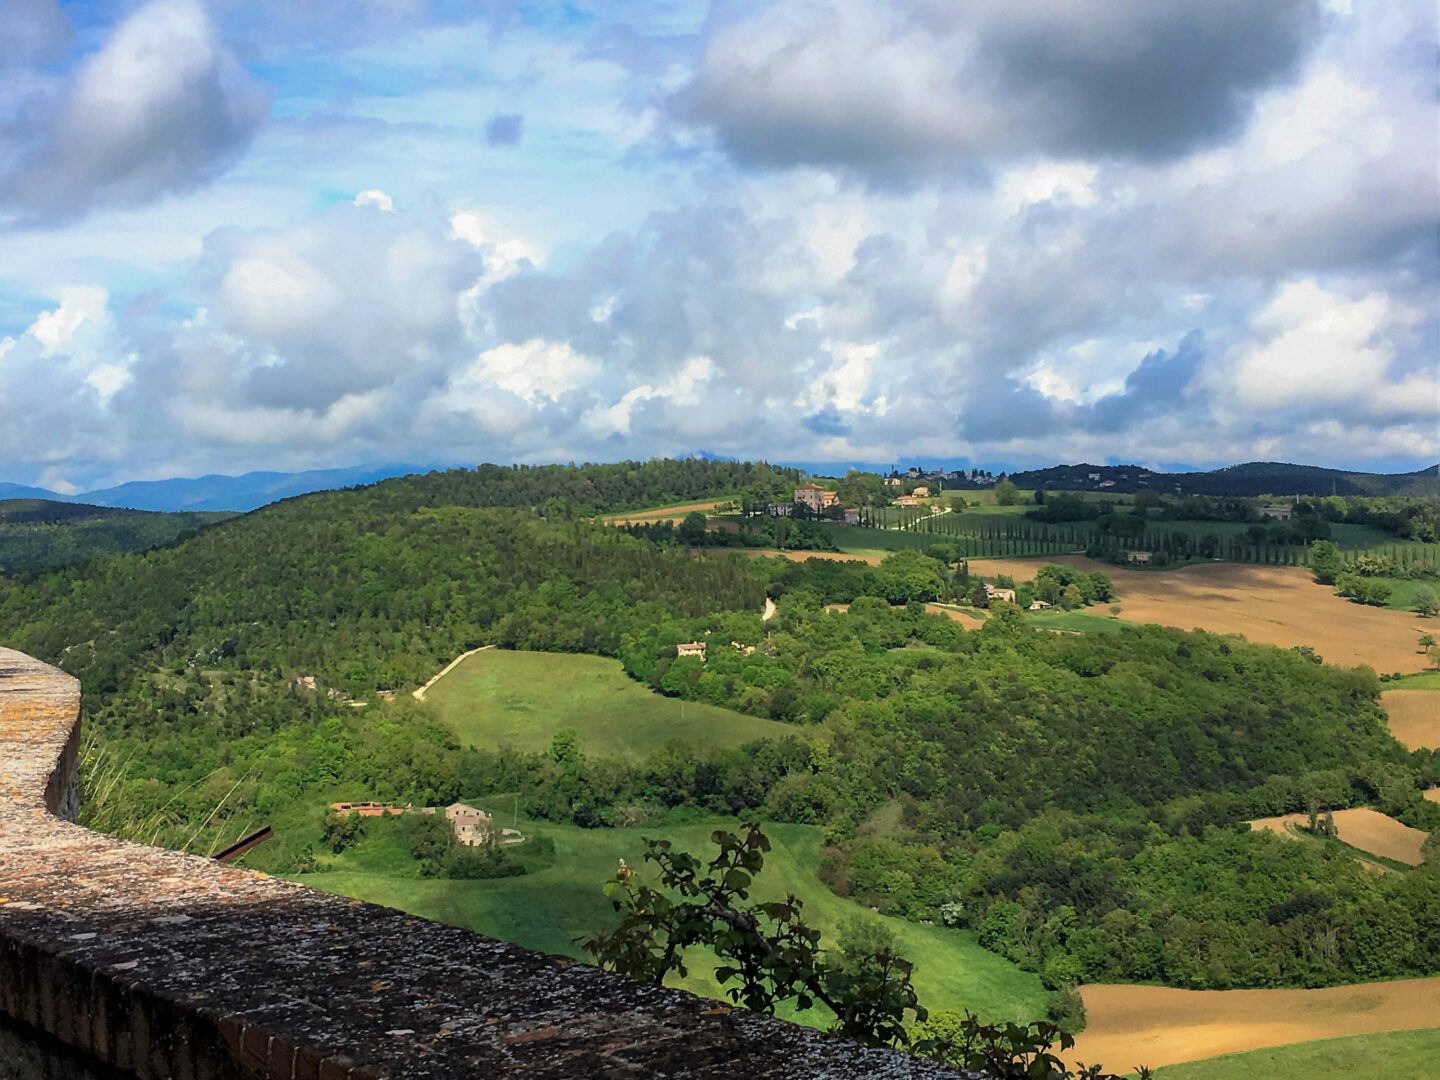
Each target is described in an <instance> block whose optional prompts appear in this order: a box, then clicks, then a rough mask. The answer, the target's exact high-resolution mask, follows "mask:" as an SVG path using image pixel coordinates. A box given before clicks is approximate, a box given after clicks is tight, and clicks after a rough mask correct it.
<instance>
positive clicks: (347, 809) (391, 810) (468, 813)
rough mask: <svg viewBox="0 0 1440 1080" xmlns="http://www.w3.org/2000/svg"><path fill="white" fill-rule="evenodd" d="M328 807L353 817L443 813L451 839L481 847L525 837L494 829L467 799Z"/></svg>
mask: <svg viewBox="0 0 1440 1080" xmlns="http://www.w3.org/2000/svg"><path fill="white" fill-rule="evenodd" d="M330 810H331V811H332V812H333V813H336V814H354V815H355V816H357V817H391V816H394V817H398V816H400V815H401V814H444V815H445V821H446V822H447V823H448V824H449V826H450V835H452V836H453V837H455V842H456V843H459V844H464V845H465V846H466V847H481V846H483V845H486V844H489V843H492V842H496V841H498V842H499V843H501V844H518V843H520V842H521V841H522V840H524V839H525V837H524V836H522V835H521V834H520V833H519V831H518V830H516V829H498V828H497V827H496V825H495V819H494V817H493V816H491V815H490V814H488V813H486V812H485V811H484V810H481V809H480V808H479V807H475V806H471V805H470V804H469V803H462V802H455V803H451V804H450V805H449V806H444V807H440V806H422V807H418V808H417V807H414V806H396V805H395V804H394V803H381V802H333V803H331V804H330Z"/></svg>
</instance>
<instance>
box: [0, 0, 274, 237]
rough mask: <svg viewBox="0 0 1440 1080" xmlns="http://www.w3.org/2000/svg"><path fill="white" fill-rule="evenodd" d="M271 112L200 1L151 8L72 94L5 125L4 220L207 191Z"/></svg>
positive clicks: (86, 70)
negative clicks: (207, 185) (202, 187)
mask: <svg viewBox="0 0 1440 1080" xmlns="http://www.w3.org/2000/svg"><path fill="white" fill-rule="evenodd" d="M269 104H270V98H269V94H268V92H267V90H266V89H265V87H264V86H263V84H262V83H260V82H259V80H257V79H255V78H254V77H252V76H251V75H250V74H249V73H248V72H246V71H245V70H244V69H243V68H242V67H241V66H240V64H239V63H238V62H237V61H236V60H235V58H234V57H233V56H232V55H231V54H230V52H229V51H228V50H227V49H226V48H225V47H224V45H223V44H222V43H221V42H220V41H219V40H218V38H217V37H216V35H215V33H214V30H213V27H212V26H211V25H210V22H209V19H208V18H207V16H206V14H205V12H204V10H203V9H202V8H201V7H200V6H199V5H198V4H197V3H195V2H194V0H151V2H150V3H148V4H146V5H145V6H143V7H141V8H140V9H139V10H137V11H136V12H135V13H134V14H132V15H131V16H130V17H129V18H128V19H127V20H126V21H125V22H123V23H121V24H120V25H119V26H118V27H116V29H115V30H114V31H113V33H112V34H111V35H110V37H109V38H108V39H107V40H106V42H105V44H104V45H103V46H102V47H101V49H100V50H99V51H98V52H97V53H95V54H94V55H92V56H90V57H88V58H87V59H86V60H85V61H84V62H83V63H82V64H81V65H80V67H79V68H78V70H76V72H75V73H74V75H73V76H72V77H71V78H70V80H69V83H68V85H67V86H65V87H64V89H63V90H61V91H59V92H50V93H44V92H40V93H37V94H36V95H34V96H32V97H31V98H29V99H27V100H26V101H25V102H23V103H22V104H21V105H20V106H19V108H18V109H17V110H16V111H15V114H14V115H13V116H11V117H10V118H9V119H8V121H7V122H5V127H4V132H3V133H4V136H5V139H6V141H7V142H8V143H9V144H10V145H9V151H8V153H6V154H5V155H4V156H3V157H0V213H3V212H4V211H6V210H8V211H9V213H10V215H11V216H12V218H13V219H18V220H21V221H26V220H30V221H37V220H38V221H55V220H64V219H68V218H74V217H78V216H80V215H83V214H84V213H86V212H87V211H89V210H91V209H93V208H95V207H97V206H105V205H120V206H125V205H136V204H141V203H145V202H148V201H151V200H153V199H156V198H158V197H160V196H162V195H165V194H167V193H171V192H177V191H185V190H189V189H192V188H195V187H198V186H200V185H202V184H205V183H207V182H208V181H210V180H212V179H214V178H215V177H216V176H217V175H219V174H220V173H221V172H223V171H224V170H225V169H226V168H227V167H228V166H230V165H231V164H232V163H233V162H234V161H235V160H236V159H237V158H238V157H239V155H240V154H241V153H242V152H243V151H244V149H245V147H246V146H247V145H248V144H249V142H250V139H251V137H252V136H253V135H254V134H255V132H256V130H257V129H258V128H259V126H260V124H261V122H262V121H263V120H264V118H265V116H266V114H267V112H268V111H269Z"/></svg>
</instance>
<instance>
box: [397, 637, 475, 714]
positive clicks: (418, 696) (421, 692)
mask: <svg viewBox="0 0 1440 1080" xmlns="http://www.w3.org/2000/svg"><path fill="white" fill-rule="evenodd" d="M493 648H495V646H494V645H481V646H480V647H479V648H478V649H471V650H470V651H469V652H462V653H461V654H460V655H459V656H457V657H455V659H454V660H451V661H450V662H449V663H448V664H446V665H445V666H444V667H443V668H441V669H440V670H439V671H438V672H436V673H435V674H434V675H432V676H430V681H429V682H427V683H426V684H425V685H424V686H422V687H420V689H418V690H412V691H411V692H410V696H411V697H413V698H414V699H415V700H416V701H424V700H425V694H426V692H427V691H429V689H430V688H431V687H432V686H434V685H435V684H436V683H437V682H439V681H440V680H441V679H443V678H444V677H445V676H446V675H449V674H450V672H452V671H454V670H455V667H456V665H457V664H459V663H460V662H461V661H464V660H468V659H470V657H472V656H474V655H475V654H476V653H482V652H484V651H485V650H486V649H493Z"/></svg>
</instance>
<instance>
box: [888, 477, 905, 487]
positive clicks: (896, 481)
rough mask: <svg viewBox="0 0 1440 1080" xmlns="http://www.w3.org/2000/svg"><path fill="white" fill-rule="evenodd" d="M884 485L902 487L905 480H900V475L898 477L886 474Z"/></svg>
mask: <svg viewBox="0 0 1440 1080" xmlns="http://www.w3.org/2000/svg"><path fill="white" fill-rule="evenodd" d="M885 486H886V487H904V486H905V481H904V480H902V479H900V477H898V476H887V477H885Z"/></svg>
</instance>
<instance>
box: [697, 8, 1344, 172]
mask: <svg viewBox="0 0 1440 1080" xmlns="http://www.w3.org/2000/svg"><path fill="white" fill-rule="evenodd" d="M726 10H727V9H724V8H717V9H716V11H717V14H716V15H715V16H714V17H713V25H712V30H711V33H710V35H709V37H708V40H707V44H706V47H705V49H704V51H703V53H702V57H701V61H700V66H699V71H698V73H697V75H696V76H695V78H694V80H693V81H692V82H691V83H690V84H689V85H688V86H687V87H686V88H685V89H684V90H682V91H681V92H680V93H679V94H678V95H677V96H676V97H675V99H674V101H673V108H674V112H675V113H676V115H677V116H678V117H679V118H681V119H682V120H683V121H686V122H689V123H693V124H697V125H701V126H706V127H709V128H711V129H712V130H713V131H714V132H715V135H716V137H717V139H718V140H719V143H720V145H721V146H722V147H723V148H724V149H725V150H726V151H727V152H728V153H730V154H731V155H732V156H733V157H734V158H735V159H736V160H738V161H740V162H741V163H743V164H747V165H758V166H792V165H822V166H831V167H840V168H845V169H849V170H853V171H855V172H857V173H859V174H862V175H865V176H867V177H869V178H871V179H880V180H887V181H894V180H899V181H906V180H909V181H914V180H917V179H919V178H921V177H923V176H925V175H928V174H930V173H932V172H934V171H936V170H944V171H946V172H948V173H959V174H962V175H963V174H965V173H971V174H974V175H981V174H983V173H984V172H985V171H986V170H987V169H989V168H991V167H992V166H993V165H994V164H995V163H997V162H1001V161H1004V160H1007V159H1012V158H1016V157H1024V156H1026V155H1035V154H1045V155H1050V156H1086V157H1113V158H1122V159H1128V160H1149V159H1163V158H1167V157H1171V156H1174V155H1177V154H1180V153H1182V152H1184V151H1186V150H1189V149H1191V148H1193V147H1196V146H1198V145H1203V144H1207V143H1211V142H1214V141H1216V140H1219V139H1221V138H1223V137H1224V136H1226V135H1228V134H1230V133H1231V132H1233V131H1234V130H1236V128H1237V127H1239V126H1240V125H1241V124H1242V123H1243V122H1244V120H1245V119H1246V118H1247V117H1248V115H1249V113H1250V108H1251V103H1252V100H1253V97H1254V95H1255V94H1256V93H1257V92H1258V91H1260V90H1262V89H1264V88H1266V87H1268V86H1271V85H1273V84H1275V83H1277V82H1279V81H1281V80H1284V79H1286V78H1288V77H1289V76H1291V75H1292V74H1293V73H1294V72H1295V70H1296V68H1297V66H1298V64H1299V61H1300V60H1301V58H1302V57H1303V56H1304V55H1305V53H1306V51H1307V49H1308V47H1309V46H1310V45H1311V44H1312V43H1313V42H1314V41H1315V40H1316V39H1317V38H1318V35H1319V31H1320V30H1321V28H1322V19H1321V15H1320V12H1319V8H1318V3H1317V2H1316V0H1273V2H1270V3H1265V4H1259V5H1257V4H1254V3H1250V2H1247V0H1181V2H1176V3H1168V4H1137V3H1133V2H1130V0H1095V2H1092V3H1087V4H1083V5H1080V4H1074V3H1071V2H1069V0H963V2H958V3H953V2H946V3H939V2H929V0H910V2H909V3H899V4H896V3H890V2H888V0H886V2H881V0H843V2H840V0H833V2H825V3H814V2H808V0H806V2H801V0H780V2H778V3H776V4H773V5H770V6H768V7H766V8H764V9H762V10H760V11H759V12H758V13H752V14H747V15H744V16H742V17H739V18H734V17H731V16H728V15H726V14H725V13H724V12H725V11H726Z"/></svg>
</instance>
